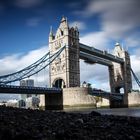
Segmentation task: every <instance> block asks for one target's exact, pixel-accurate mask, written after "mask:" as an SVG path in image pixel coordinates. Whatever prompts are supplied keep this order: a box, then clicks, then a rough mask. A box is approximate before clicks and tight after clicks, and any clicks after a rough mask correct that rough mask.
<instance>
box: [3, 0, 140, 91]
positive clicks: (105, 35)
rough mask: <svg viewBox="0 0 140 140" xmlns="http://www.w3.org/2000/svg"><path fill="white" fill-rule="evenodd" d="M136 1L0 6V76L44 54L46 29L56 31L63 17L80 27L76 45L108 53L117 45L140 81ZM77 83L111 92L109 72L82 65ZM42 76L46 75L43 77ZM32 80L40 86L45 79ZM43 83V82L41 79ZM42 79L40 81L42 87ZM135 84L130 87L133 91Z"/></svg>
mask: <svg viewBox="0 0 140 140" xmlns="http://www.w3.org/2000/svg"><path fill="white" fill-rule="evenodd" d="M139 7H140V1H139V0H77V1H76V0H59V1H58V0H12V1H11V0H0V75H3V74H8V73H11V72H15V71H17V70H20V69H22V68H24V67H25V66H28V65H29V64H31V63H32V62H34V61H36V60H37V59H39V58H40V57H41V56H43V55H44V54H45V53H46V52H47V51H48V34H49V29H50V26H53V30H54V31H55V30H56V29H57V27H58V25H59V23H60V20H61V17H62V16H63V15H64V16H66V17H67V18H68V22H69V25H70V26H75V25H76V24H77V25H78V27H79V31H80V42H82V43H84V44H87V45H91V46H94V47H96V48H98V49H102V50H107V51H109V52H111V51H112V50H113V48H114V44H115V43H116V42H120V44H122V45H123V47H124V49H126V50H128V51H129V53H130V56H131V63H132V68H133V70H134V71H135V73H136V74H137V75H138V76H139V78H140V46H139V44H140V38H139V37H140V18H139V17H140V8H139ZM81 65H82V67H81V73H82V74H81V82H82V81H84V80H85V81H87V82H90V83H92V85H93V86H96V87H97V88H103V89H106V90H108V89H109V80H108V79H109V77H108V68H107V67H104V66H101V65H97V64H96V65H92V66H91V65H88V64H85V63H84V62H82V61H81ZM45 72H46V75H47V74H48V70H46V71H45ZM45 72H42V74H40V75H38V76H37V77H36V79H37V80H36V81H38V82H37V84H38V85H41V84H42V83H43V82H44V81H45V80H46V81H45V84H44V83H43V85H46V84H48V78H49V77H48V75H47V76H44V75H45V74H43V73H45ZM44 77H45V78H44ZM43 79H44V81H43ZM135 86H136V85H135V83H134V87H135Z"/></svg>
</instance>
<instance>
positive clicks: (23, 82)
mask: <svg viewBox="0 0 140 140" xmlns="http://www.w3.org/2000/svg"><path fill="white" fill-rule="evenodd" d="M20 86H29V87H33V86H34V80H33V79H28V80H21V81H20ZM31 96H32V94H21V99H23V100H24V101H25V100H26V98H28V97H31Z"/></svg>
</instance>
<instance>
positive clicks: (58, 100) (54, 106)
mask: <svg viewBox="0 0 140 140" xmlns="http://www.w3.org/2000/svg"><path fill="white" fill-rule="evenodd" d="M62 109H63V95H62V93H49V94H45V110H62Z"/></svg>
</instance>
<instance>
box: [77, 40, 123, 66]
mask: <svg viewBox="0 0 140 140" xmlns="http://www.w3.org/2000/svg"><path fill="white" fill-rule="evenodd" d="M79 45H80V52H84V53H87V54H91V55H94V56H97V57H100V58H103V59H106V60H110V61H113V62H117V63H124V60H123V59H122V58H119V57H117V56H114V55H112V54H109V53H107V51H101V50H98V49H96V48H94V47H90V46H87V45H84V44H82V43H80V44H79Z"/></svg>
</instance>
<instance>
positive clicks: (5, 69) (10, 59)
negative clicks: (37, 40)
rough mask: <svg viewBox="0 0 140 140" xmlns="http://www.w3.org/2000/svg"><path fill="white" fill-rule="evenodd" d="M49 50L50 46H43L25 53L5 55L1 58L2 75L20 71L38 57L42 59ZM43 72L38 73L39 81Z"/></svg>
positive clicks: (0, 73)
mask: <svg viewBox="0 0 140 140" xmlns="http://www.w3.org/2000/svg"><path fill="white" fill-rule="evenodd" d="M47 52H48V47H47V46H43V47H41V48H39V49H37V50H32V51H30V52H29V53H27V54H25V55H21V54H14V55H10V56H5V57H4V58H1V59H0V63H1V69H0V75H5V74H9V73H13V72H16V71H19V70H21V69H23V68H25V67H27V66H28V65H30V64H32V63H34V62H35V61H37V60H38V59H40V58H41V57H42V56H43V55H45V54H46V53H47ZM42 74H43V73H42ZM42 74H41V75H38V77H37V79H38V82H40V81H41V79H42V78H41V77H42Z"/></svg>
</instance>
